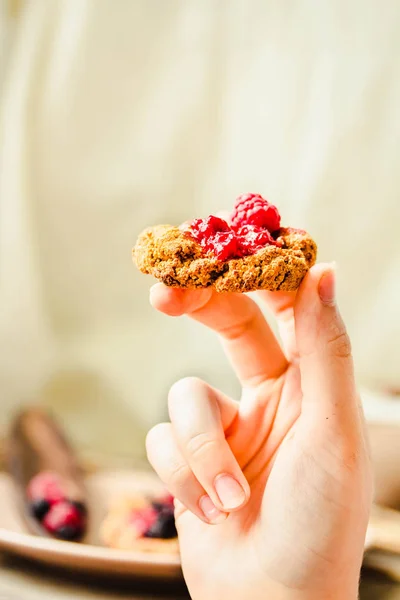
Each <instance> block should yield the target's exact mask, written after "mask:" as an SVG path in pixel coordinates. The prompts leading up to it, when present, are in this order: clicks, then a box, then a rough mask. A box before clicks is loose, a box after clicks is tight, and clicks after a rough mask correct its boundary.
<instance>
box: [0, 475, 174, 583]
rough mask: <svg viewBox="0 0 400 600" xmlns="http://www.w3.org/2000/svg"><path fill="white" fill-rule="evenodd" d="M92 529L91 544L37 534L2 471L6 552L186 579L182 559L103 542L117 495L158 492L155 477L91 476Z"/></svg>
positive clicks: (110, 571)
mask: <svg viewBox="0 0 400 600" xmlns="http://www.w3.org/2000/svg"><path fill="white" fill-rule="evenodd" d="M86 485H87V489H88V496H89V511H90V514H91V521H90V527H89V531H88V534H87V537H86V539H85V543H80V544H77V543H71V542H63V541H58V540H54V539H49V538H44V537H39V536H35V535H32V534H31V533H29V532H28V531H27V529H26V526H25V523H24V521H23V519H22V517H21V516H20V514H19V512H18V509H17V503H16V502H15V492H14V487H13V484H12V481H11V479H10V477H9V476H8V475H7V474H5V473H0V550H3V551H8V552H11V553H13V554H17V555H19V556H21V557H24V558H28V559H33V560H35V561H39V562H42V563H44V564H47V565H52V566H57V567H62V568H68V569H73V570H79V571H81V572H86V573H92V574H93V573H98V574H101V575H111V576H113V575H125V576H130V577H138V578H139V577H140V578H146V577H152V578H159V579H181V578H182V572H181V566H180V559H179V556H178V555H173V554H160V553H158V552H157V553H154V554H152V553H148V552H146V553H144V552H133V551H122V550H114V549H110V548H105V547H103V546H101V545H100V541H99V539H98V530H99V525H100V523H101V521H102V519H103V518H104V516H105V513H106V510H107V506H108V503H109V501H110V500H112V498H113V497H115V496H118V495H120V494H121V493H124V492H132V493H138V492H139V493H145V494H151V493H157V492H160V491H161V490H162V487H161V484H160V483H159V482H158V481H157V479H156V478H155V477H154V476H153V475H152V474H149V473H145V472H132V471H105V472H104V471H103V472H99V473H95V474H93V475H88V476H87V477H86Z"/></svg>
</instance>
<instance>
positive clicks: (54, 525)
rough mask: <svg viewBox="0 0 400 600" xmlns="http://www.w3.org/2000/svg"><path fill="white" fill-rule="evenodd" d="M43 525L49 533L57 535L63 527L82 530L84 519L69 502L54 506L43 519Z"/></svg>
mask: <svg viewBox="0 0 400 600" xmlns="http://www.w3.org/2000/svg"><path fill="white" fill-rule="evenodd" d="M43 525H44V527H45V528H46V529H47V531H49V532H50V533H57V531H58V530H59V529H61V528H63V527H74V528H76V529H82V530H83V528H84V518H83V516H82V514H81V513H80V512H79V510H78V509H77V508H76V506H74V505H73V504H71V503H70V502H65V501H63V502H59V503H58V504H54V505H53V506H52V507H51V508H50V510H49V512H48V513H47V514H46V516H45V517H44V519H43Z"/></svg>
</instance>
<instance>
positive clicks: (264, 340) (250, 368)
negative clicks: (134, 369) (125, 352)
mask: <svg viewBox="0 0 400 600" xmlns="http://www.w3.org/2000/svg"><path fill="white" fill-rule="evenodd" d="M150 301H151V303H152V305H153V306H154V308H156V309H157V310H159V311H160V312H163V313H165V314H167V315H170V316H180V315H184V314H186V315H188V316H189V317H191V318H192V319H194V320H196V321H198V322H200V323H202V324H203V325H205V326H206V327H209V328H210V329H212V330H213V331H215V332H216V333H217V334H218V335H219V336H220V338H221V341H222V344H223V347H224V349H225V351H226V354H227V356H228V358H229V359H230V361H231V363H232V365H233V368H234V370H235V373H236V374H237V376H238V378H239V380H240V382H241V383H242V385H243V386H244V387H257V386H258V385H260V384H262V383H264V382H265V381H266V380H268V379H273V378H276V377H278V376H279V375H281V374H282V373H283V372H284V371H285V370H286V368H287V365H288V363H287V359H286V357H285V355H284V353H283V351H282V348H281V347H280V345H279V342H278V341H277V339H276V337H275V335H274V333H273V332H272V330H271V329H270V327H269V325H268V323H267V321H266V320H265V318H264V316H263V314H262V312H261V310H260V309H259V307H258V306H257V304H256V303H255V302H253V300H251V299H250V298H249V297H248V296H245V295H244V294H234V293H222V294H221V293H218V292H216V291H215V290H213V289H211V288H206V289H199V290H185V289H180V288H169V287H167V286H165V285H164V284H162V283H159V284H156V285H154V286H153V287H152V288H151V292H150Z"/></svg>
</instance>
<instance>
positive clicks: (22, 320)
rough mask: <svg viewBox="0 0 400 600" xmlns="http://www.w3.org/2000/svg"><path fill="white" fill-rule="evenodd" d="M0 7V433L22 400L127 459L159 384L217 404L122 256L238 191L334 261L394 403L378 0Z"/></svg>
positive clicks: (200, 353) (398, 86)
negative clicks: (196, 381)
mask: <svg viewBox="0 0 400 600" xmlns="http://www.w3.org/2000/svg"><path fill="white" fill-rule="evenodd" d="M0 7H1V10H0V40H1V44H0V49H1V61H0V74H1V80H0V86H1V87H0V98H1V115H0V118H1V124H0V174H1V178H0V352H1V354H0V389H1V398H2V411H1V421H0V424H2V425H3V426H4V424H5V423H6V421H7V419H8V418H9V416H10V414H12V410H14V408H15V407H16V406H19V405H20V403H21V402H28V401H32V400H33V399H35V398H40V399H41V400H42V401H43V402H45V403H47V404H49V405H51V406H53V407H54V409H55V410H56V411H57V412H59V413H60V414H61V415H62V416H63V418H64V420H65V423H66V424H67V425H68V426H69V427H70V428H71V431H72V432H73V435H74V436H75V439H76V440H77V441H78V442H79V443H81V444H84V445H86V446H90V447H93V448H99V449H100V448H103V449H106V450H113V451H116V452H132V451H137V452H140V449H141V448H142V439H143V434H144V431H145V430H146V429H147V428H148V427H149V425H150V424H151V423H153V422H155V421H157V420H159V419H160V418H163V417H164V416H165V404H166V403H165V398H166V392H167V389H168V386H169V385H170V384H171V383H172V382H173V381H174V380H175V379H177V378H179V377H181V376H183V375H187V374H194V375H200V376H202V377H205V378H207V379H208V380H209V381H210V382H211V383H213V384H215V385H219V386H220V387H222V388H223V389H224V390H225V391H227V392H229V393H233V394H237V391H238V390H237V386H236V382H235V381H234V379H233V378H232V376H231V374H230V370H229V367H228V365H227V364H226V361H225V359H224V357H223V355H222V352H221V350H220V349H219V347H218V344H217V341H216V340H215V339H214V338H213V336H212V335H211V334H210V333H209V332H206V331H203V330H201V329H200V328H199V327H197V326H196V325H194V324H191V323H189V322H188V321H187V320H185V319H180V320H172V319H171V320H169V319H167V318H165V317H163V316H161V315H157V314H154V313H153V312H152V311H151V309H150V308H149V306H148V288H149V285H150V283H151V282H150V280H149V279H148V278H145V277H144V276H141V275H140V274H139V273H137V272H136V271H135V270H134V268H133V267H132V265H131V259H130V248H131V246H132V244H133V242H134V240H135V237H136V235H137V234H138V232H139V231H140V230H141V229H142V228H143V227H144V226H146V225H149V224H152V223H155V222H180V221H181V220H183V219H186V218H188V217H191V216H198V215H201V214H206V213H209V212H211V211H214V210H215V209H216V208H226V207H229V206H230V205H231V204H232V201H233V199H234V198H235V197H236V195H238V194H239V193H241V192H243V191H260V192H261V193H264V194H265V195H267V197H269V198H270V199H271V200H272V201H274V202H276V203H277V204H278V206H279V207H280V209H281V213H282V216H283V222H284V223H287V224H292V225H294V226H298V227H304V228H307V229H309V230H310V232H312V234H313V235H314V236H315V238H316V239H317V240H318V242H319V246H320V259H323V260H325V259H327V260H331V259H336V261H337V262H338V271H339V296H340V303H341V306H342V310H343V313H344V315H345V318H346V320H347V323H348V326H349V329H350V333H351V336H352V340H353V345H354V353H355V357H356V366H357V376H358V378H359V381H360V383H361V384H362V385H363V386H364V387H366V388H369V389H383V388H386V387H390V386H391V387H400V375H399V356H400V353H399V338H400V319H399V309H398V306H399V298H400V293H399V292H400V289H399V277H400V238H399V233H398V231H399V224H400V208H399V206H400V202H399V187H400V186H399V183H400V175H399V173H400V119H399V112H398V111H399V106H400V36H399V22H400V3H399V2H398V1H397V0H385V2H381V1H379V0H353V1H352V2H348V1H347V0H335V1H334V2H333V1H332V0H314V1H313V0H297V1H296V0H292V1H287V2H286V1H285V2H282V1H281V0H250V1H249V0H218V1H216V0H201V2H200V1H196V0H169V1H168V2H166V1H164V0H135V1H131V0H118V1H117V2H116V1H115V0H51V1H50V0H30V1H29V2H23V1H22V0H21V1H20V2H16V1H14V2H11V1H9V0H0ZM385 406H386V405H385ZM388 406H389V408H388V409H387V410H386V408H385V410H384V414H387V415H389V418H391V417H390V415H395V412H396V410H397V412H399V409H398V408H396V406H395V405H394V404H393V403H389V405H388ZM393 406H394V409H393V410H392V407H393ZM395 409H396V410H395ZM374 410H375V409H374ZM378 412H379V411H378ZM379 414H380V415H381V416H382V411H380V412H379ZM393 418H394V417H393Z"/></svg>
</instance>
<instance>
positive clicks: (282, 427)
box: [150, 290, 369, 599]
mask: <svg viewBox="0 0 400 600" xmlns="http://www.w3.org/2000/svg"><path fill="white" fill-rule="evenodd" d="M207 293H209V292H207ZM163 294H164V301H165V302H166V306H165V305H163V304H162V303H161V302H157V301H156V302H154V304H156V306H157V305H158V308H160V310H163V311H164V312H169V313H170V314H179V310H180V309H179V308H178V310H176V311H175V309H173V310H171V305H172V304H171V302H172V299H175V301H176V299H177V298H178V299H179V297H178V296H177V291H176V290H174V291H172V292H171V290H164V291H163ZM171 294H172V295H171ZM188 294H189V295H190V294H192V293H190V292H189V293H188ZM196 294H197V295H196ZM294 301H295V297H294V294H288V293H286V294H283V293H282V294H279V293H278V294H273V295H272V304H273V309H274V310H275V313H276V315H277V316H279V317H280V318H281V334H282V338H283V340H284V342H285V346H286V356H285V355H284V354H283V353H282V351H281V350H280V349H279V347H278V346H277V344H276V341H274V338H272V334H271V333H268V330H267V327H268V326H267V325H266V324H265V321H259V320H258V319H259V318H260V314H259V313H258V312H256V313H255V314H256V315H257V321H256V322H253V319H254V317H253V316H250V317H249V315H248V314H247V315H246V311H245V310H244V308H246V307H247V309H250V311H253V312H254V310H255V309H254V305H250V304H247V303H248V302H251V301H249V299H248V298H244V297H240V298H238V297H236V298H235V299H234V300H233V299H231V300H230V302H231V306H230V309H231V310H228V311H226V310H225V316H222V318H221V315H223V314H224V313H223V311H221V310H220V304H221V303H223V302H226V300H225V299H221V298H215V299H213V298H212V297H211V301H210V300H209V301H208V302H207V303H204V301H202V299H201V296H200V294H199V293H196V292H195V293H193V296H192V297H191V298H190V302H191V303H192V305H193V302H194V303H196V302H197V303H198V304H200V309H199V308H195V310H192V311H189V310H185V311H181V312H188V313H191V316H193V317H194V318H196V319H197V320H199V321H201V322H203V323H205V324H206V325H208V326H210V327H212V328H215V329H217V327H216V326H215V313H218V314H219V320H218V330H219V332H220V333H221V332H223V343H224V345H225V348H226V350H227V353H228V355H229V356H230V358H231V360H232V363H233V366H234V368H235V370H236V372H237V374H238V376H239V378H240V380H241V381H242V383H243V394H242V400H241V402H240V404H236V403H234V402H233V401H231V400H229V399H224V398H223V397H221V398H220V399H219V409H220V411H221V420H222V424H223V429H224V434H225V438H226V441H227V442H228V444H229V447H230V449H231V451H232V453H233V455H234V457H235V458H236V460H237V463H238V465H239V466H240V468H241V470H242V472H243V473H244V475H245V477H246V480H247V482H248V484H249V486H250V498H249V500H248V502H247V503H246V504H245V505H244V506H243V507H242V508H241V509H240V510H239V511H237V512H231V513H230V514H229V516H228V518H227V519H226V520H225V521H224V522H223V523H221V524H219V525H218V526H215V527H212V526H210V525H208V524H207V523H204V522H203V521H202V520H200V519H199V518H198V516H197V515H196V514H194V511H193V510H192V507H191V506H190V505H189V508H190V510H188V508H187V506H188V503H185V504H186V506H185V505H184V504H182V503H180V502H179V501H178V502H177V510H176V519H177V525H178V531H179V538H180V547H181V555H182V564H183V569H184V573H185V578H186V581H187V582H188V584H189V588H190V590H191V592H192V594H193V598H203V597H207V598H210V599H212V598H218V597H220V596H219V595H218V594H216V593H215V592H214V589H221V586H222V589H224V590H225V591H226V592H227V591H228V588H229V594H230V597H231V598H235V597H237V598H242V597H243V596H245V595H246V594H245V591H244V590H243V593H242V592H241V582H243V581H247V582H249V581H250V582H252V583H253V584H255V583H256V582H257V581H260V582H261V581H263V580H265V578H267V579H268V580H269V581H270V583H271V585H272V586H277V587H276V589H277V590H278V589H279V588H280V587H281V586H283V587H284V588H286V587H289V588H292V587H297V586H298V587H301V586H303V585H305V583H306V582H307V577H309V573H310V570H311V571H315V572H318V573H319V576H320V577H322V579H323V578H324V577H326V576H328V575H329V571H330V570H331V569H332V565H335V564H336V562H337V561H338V559H337V556H338V551H339V550H340V546H344V547H345V548H346V551H345V552H344V558H346V557H350V555H351V553H352V554H353V555H354V554H355V555H356V556H357V555H358V554H360V552H362V547H361V548H360V543H359V539H360V536H358V537H357V536H356V537H355V543H349V531H351V532H353V531H354V529H356V530H357V531H360V532H361V538H362V532H363V528H364V527H365V522H366V514H367V512H366V511H367V509H366V510H360V509H359V506H362V505H363V502H364V500H365V499H364V498H361V497H360V493H361V492H360V490H365V489H366V488H368V484H369V482H368V476H369V472H368V466H367V457H366V453H365V452H362V451H361V449H363V450H365V449H364V444H363V432H362V427H361V426H360V419H359V417H360V414H359V410H358V408H357V404H356V403H354V402H352V403H349V405H348V407H345V408H344V409H342V410H341V411H337V413H336V411H335V406H336V405H337V404H338V402H334V403H333V404H332V402H330V403H324V402H321V404H320V405H319V404H316V398H315V397H314V392H313V390H312V387H311V388H310V386H308V387H309V390H311V393H310V394H308V396H307V394H303V391H304V390H302V382H301V377H300V369H299V365H298V354H297V345H296V340H295V336H294V319H293V306H294ZM235 303H237V305H236V306H235ZM213 304H214V305H213ZM232 307H233V308H232ZM239 314H240V315H241V318H242V320H243V321H244V322H245V324H246V325H245V326H244V327H242V325H241V323H240V322H239V321H238V315H239ZM243 315H244V316H243ZM224 318H225V319H226V320H228V321H229V320H230V329H229V328H228V326H227V325H225V324H224V323H223V320H224ZM249 331H250V333H249ZM246 335H247V336H249V335H250V337H251V338H252V339H250V340H244V339H243V337H244V336H246ZM338 339H339V345H340V343H341V342H340V336H338ZM333 341H335V340H333ZM249 342H250V343H252V345H253V346H252V349H251V352H250V354H251V358H252V360H251V361H249V360H246V358H247V359H248V358H249V351H248V352H247V356H246V344H249ZM335 343H336V342H335ZM287 356H290V358H291V359H292V360H291V361H289V362H288V361H287ZM274 374H275V375H274ZM316 376H317V378H318V373H317V375H316ZM303 388H304V386H303ZM349 390H350V388H349ZM350 391H351V390H350ZM339 400H340V399H339ZM186 402H187V394H186ZM181 406H182V405H181ZM310 406H313V409H312V411H311V410H309V408H310ZM170 410H171V407H170ZM187 410H188V409H187ZM225 413H226V415H225V416H224V414H225ZM171 418H172V421H174V418H173V415H172V416H171ZM350 430H351V433H350V435H349V432H350ZM204 445H206V444H204ZM200 450H201V449H200ZM201 453H202V450H201V451H200V452H199V454H201ZM150 454H151V453H150ZM354 457H359V458H360V460H355V458H354ZM159 470H160V469H159ZM167 483H168V482H167ZM206 489H207V488H206ZM172 491H173V493H174V492H175V493H176V490H172ZM368 493H369V492H367V496H368ZM176 495H177V496H178V497H179V493H176ZM364 504H365V506H368V498H367V501H366V502H364ZM356 512H357V514H356V515H355V513H356ZM316 524H318V526H319V528H320V530H322V531H323V535H322V536H321V535H319V534H317V533H316V531H317V528H316ZM342 560H343V557H342V558H341V559H340V560H339V562H340V563H342ZM288 564H289V565H290V568H287V565H288ZM340 568H341V567H340ZM204 573H207V574H208V577H207V578H206V581H205V580H204V576H203V574H204ZM207 581H212V582H213V584H212V586H211V587H210V586H209V585H208V583H207ZM252 597H253V598H256V595H255V594H252ZM260 597H263V596H260Z"/></svg>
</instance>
